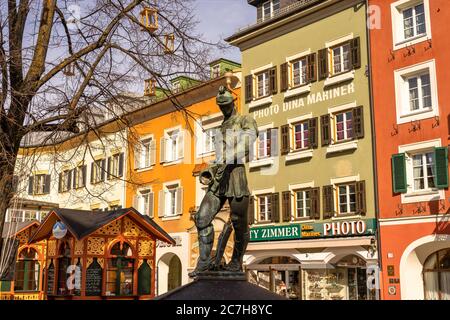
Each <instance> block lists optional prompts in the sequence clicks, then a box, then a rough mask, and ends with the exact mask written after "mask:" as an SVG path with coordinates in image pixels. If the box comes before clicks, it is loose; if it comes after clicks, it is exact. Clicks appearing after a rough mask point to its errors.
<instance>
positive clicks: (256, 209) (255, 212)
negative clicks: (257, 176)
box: [252, 187, 275, 225]
mask: <svg viewBox="0 0 450 320" xmlns="http://www.w3.org/2000/svg"><path fill="white" fill-rule="evenodd" d="M272 193H275V187H272V188H267V189H259V190H254V191H253V192H252V197H253V217H254V220H255V222H256V223H258V224H267V225H273V224H275V223H273V222H270V221H260V220H259V202H258V197H260V196H263V195H266V194H272Z"/></svg>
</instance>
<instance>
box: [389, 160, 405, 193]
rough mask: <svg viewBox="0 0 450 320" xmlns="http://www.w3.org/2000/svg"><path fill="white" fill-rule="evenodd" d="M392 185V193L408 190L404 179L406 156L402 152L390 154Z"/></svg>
mask: <svg viewBox="0 0 450 320" xmlns="http://www.w3.org/2000/svg"><path fill="white" fill-rule="evenodd" d="M392 187H393V190H394V193H406V192H407V191H408V190H407V189H408V185H407V179H406V156H405V154H404V153H399V154H394V155H393V156H392Z"/></svg>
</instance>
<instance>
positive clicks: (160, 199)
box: [158, 190, 166, 217]
mask: <svg viewBox="0 0 450 320" xmlns="http://www.w3.org/2000/svg"><path fill="white" fill-rule="evenodd" d="M164 195H165V194H164V190H160V191H159V195H158V217H164V205H165V202H166V199H165V197H164Z"/></svg>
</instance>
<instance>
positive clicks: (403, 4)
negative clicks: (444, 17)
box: [391, 0, 431, 50]
mask: <svg viewBox="0 0 450 320" xmlns="http://www.w3.org/2000/svg"><path fill="white" fill-rule="evenodd" d="M391 11H392V32H393V40H394V50H398V49H401V48H402V47H405V46H406V45H414V44H417V43H419V42H421V41H425V40H427V39H431V24H430V22H431V21H430V6H429V0H423V1H417V0H399V1H396V2H394V3H392V4H391Z"/></svg>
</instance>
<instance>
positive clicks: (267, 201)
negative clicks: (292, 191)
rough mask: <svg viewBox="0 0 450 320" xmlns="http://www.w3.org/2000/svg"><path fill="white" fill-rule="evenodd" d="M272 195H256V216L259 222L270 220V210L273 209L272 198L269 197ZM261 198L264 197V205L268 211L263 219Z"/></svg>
mask: <svg viewBox="0 0 450 320" xmlns="http://www.w3.org/2000/svg"><path fill="white" fill-rule="evenodd" d="M271 196H272V194H261V195H258V196H256V197H255V199H254V201H255V205H256V216H257V220H256V221H257V222H258V223H265V222H270V220H269V219H268V214H269V210H272V202H271V199H269V198H270V197H271ZM260 198H264V206H265V209H266V212H265V214H264V217H265V219H264V220H262V219H261V211H260V210H261V202H260V200H261V199H260Z"/></svg>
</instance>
